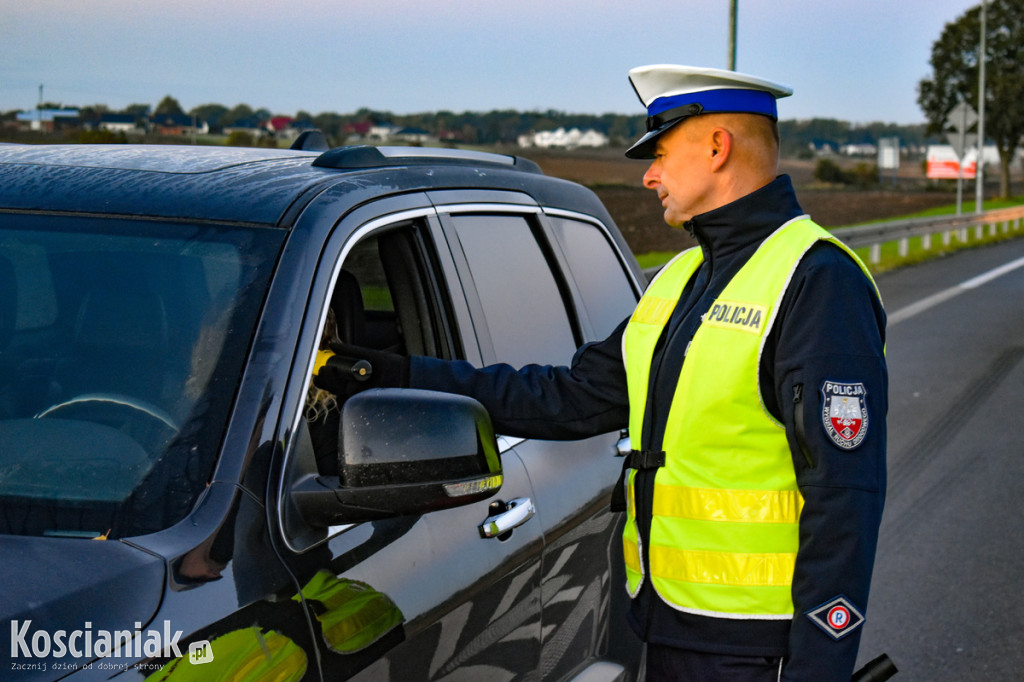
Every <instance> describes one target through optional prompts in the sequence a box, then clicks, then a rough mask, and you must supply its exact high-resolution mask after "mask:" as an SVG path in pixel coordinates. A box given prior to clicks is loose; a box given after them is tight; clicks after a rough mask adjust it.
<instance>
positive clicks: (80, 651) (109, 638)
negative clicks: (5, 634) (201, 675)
mask: <svg viewBox="0 0 1024 682" xmlns="http://www.w3.org/2000/svg"><path fill="white" fill-rule="evenodd" d="M134 625H135V629H134V630H93V628H92V623H91V622H89V621H86V622H85V623H84V624H83V627H82V628H80V629H76V630H57V631H56V632H48V631H46V630H33V629H32V621H31V620H24V621H18V620H12V621H11V658H19V659H24V658H48V657H50V656H52V657H54V658H63V657H64V656H68V655H70V656H74V657H75V658H105V657H134V658H141V657H143V656H145V657H147V658H156V657H164V658H171V657H175V658H177V657H180V656H181V649H179V648H178V639H179V638H180V637H181V635H182V632H181V630H174V631H173V632H172V631H171V624H170V623H169V622H168V621H166V620H165V621H164V623H163V630H162V631H161V630H152V629H150V630H146V631H145V632H143V630H142V623H139V622H136V623H135V624H134ZM204 662H205V661H204Z"/></svg>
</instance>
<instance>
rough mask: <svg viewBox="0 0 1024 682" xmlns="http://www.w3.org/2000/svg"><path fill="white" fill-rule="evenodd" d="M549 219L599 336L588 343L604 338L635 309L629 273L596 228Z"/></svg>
mask: <svg viewBox="0 0 1024 682" xmlns="http://www.w3.org/2000/svg"><path fill="white" fill-rule="evenodd" d="M549 218H550V220H551V224H552V227H553V228H554V234H555V238H556V239H557V240H558V243H559V245H560V246H561V247H562V252H563V253H564V254H565V259H566V261H567V263H568V264H569V270H570V272H571V275H572V277H573V279H574V280H575V281H576V284H577V289H578V290H579V292H580V297H581V299H582V303H583V307H584V309H585V310H586V314H587V315H588V316H589V318H590V324H591V325H592V326H593V329H594V333H595V335H596V337H595V338H594V339H587V340H588V341H596V340H600V339H604V338H605V337H607V336H608V334H610V333H611V332H612V331H613V330H614V329H615V328H616V327H617V326H618V325H619V323H621V322H622V320H624V319H626V316H627V315H629V314H631V313H632V312H633V308H634V307H636V301H637V296H636V293H635V291H634V290H633V286H632V284H631V283H630V279H629V277H628V276H627V274H626V270H625V269H624V268H623V265H622V262H621V261H620V260H619V259H618V257H617V256H616V253H615V249H614V248H613V247H612V245H611V243H610V242H609V241H608V238H607V237H606V236H605V235H604V233H603V232H602V231H601V229H600V228H598V227H597V226H596V225H592V224H590V223H585V222H583V221H581V220H574V219H571V218H564V217H560V216H549Z"/></svg>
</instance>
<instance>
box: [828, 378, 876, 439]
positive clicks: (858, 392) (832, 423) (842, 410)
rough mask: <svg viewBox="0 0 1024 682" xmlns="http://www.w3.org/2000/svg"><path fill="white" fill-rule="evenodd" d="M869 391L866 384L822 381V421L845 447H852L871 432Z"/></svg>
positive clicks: (830, 435) (834, 437)
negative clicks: (869, 425) (869, 427)
mask: <svg viewBox="0 0 1024 682" xmlns="http://www.w3.org/2000/svg"><path fill="white" fill-rule="evenodd" d="M867 395H868V391H867V389H866V388H864V384H841V383H839V382H837V381H825V383H823V384H822V385H821V424H822V426H824V427H825V433H827V434H828V437H829V438H830V439H831V440H832V442H833V443H835V444H836V447H839V448H842V449H843V450H853V449H854V448H856V447H857V446H858V445H860V444H861V443H862V442H864V437H865V436H866V435H867V434H868V404H867Z"/></svg>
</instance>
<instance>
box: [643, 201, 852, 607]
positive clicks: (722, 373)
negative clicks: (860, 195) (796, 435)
mask: <svg viewBox="0 0 1024 682" xmlns="http://www.w3.org/2000/svg"><path fill="white" fill-rule="evenodd" d="M821 240H826V241H830V242H832V243H834V244H836V245H837V246H838V247H839V248H842V249H843V250H844V251H846V252H847V253H849V254H850V255H851V257H853V259H854V260H855V261H856V262H857V263H858V264H859V265H860V267H861V269H862V270H863V271H864V273H865V274H866V275H867V276H868V278H869V279H870V274H868V271H867V268H865V267H864V265H863V263H861V262H860V260H859V259H857V257H856V256H855V255H854V254H853V252H852V251H850V249H848V248H847V247H846V246H845V245H843V244H841V243H840V242H839V241H838V240H836V239H835V238H834V237H832V236H831V235H829V234H828V233H827V232H826V231H825V230H823V229H822V228H820V227H818V226H817V225H815V224H814V223H812V222H811V221H810V220H807V219H797V220H794V221H791V222H789V223H787V224H785V225H783V226H782V227H780V228H779V229H778V230H776V231H775V232H774V233H773V234H772V235H771V236H769V237H768V238H767V239H765V241H764V242H763V243H762V244H761V246H760V247H759V248H758V249H757V251H756V252H755V253H754V255H753V256H751V258H750V260H749V261H748V262H747V263H746V264H745V265H744V266H743V267H742V268H741V269H740V271H739V272H738V273H737V274H736V275H735V277H733V279H732V280H731V281H730V282H729V283H728V284H727V285H726V287H725V289H724V290H723V291H722V293H721V294H720V295H719V297H718V298H717V299H716V300H715V301H714V303H712V305H711V307H710V309H709V310H708V311H707V312H706V313H705V314H704V316H703V318H702V321H701V325H700V327H699V328H698V330H697V332H696V334H695V335H694V337H693V340H692V342H691V344H690V347H689V349H688V351H687V355H686V361H685V362H684V363H683V368H682V371H681V373H680V376H679V379H678V383H677V385H676V389H675V393H674V395H673V399H672V404H671V406H670V408H669V413H668V417H667V419H666V423H665V436H664V442H663V443H662V444H661V447H662V449H663V450H664V451H665V453H666V461H665V466H663V467H661V468H659V469H658V470H657V473H656V474H655V485H654V499H653V502H652V509H651V513H652V520H651V537H650V540H649V542H650V544H651V547H650V551H649V555H650V556H649V559H650V570H651V581H652V584H653V586H654V588H655V590H657V592H658V594H659V595H660V596H661V598H662V599H663V600H664V601H665V602H666V603H668V604H670V605H671V606H673V607H674V608H676V609H679V610H682V611H687V612H691V613H698V614H701V615H710V616H715V617H725V618H768V619H788V618H792V615H793V602H792V596H791V585H792V579H793V568H794V565H795V560H796V550H797V546H798V543H799V538H798V532H799V519H800V510H801V508H802V504H803V499H802V497H801V496H800V493H799V491H798V489H797V484H796V474H795V472H794V469H793V461H792V457H791V455H790V450H789V446H788V443H787V441H786V435H785V429H784V427H783V425H782V424H780V423H779V422H778V421H776V420H775V418H774V417H772V416H771V414H769V412H768V410H767V409H766V408H765V406H764V402H763V399H762V397H761V392H760V381H759V372H758V366H759V363H760V357H761V351H762V349H763V348H764V343H765V340H766V339H767V338H768V335H769V333H770V331H771V328H772V325H773V323H774V321H775V315H776V313H777V310H778V305H779V303H780V302H781V300H782V297H783V295H784V294H785V291H786V287H787V286H788V285H789V281H790V278H791V277H792V274H793V271H794V270H795V268H796V266H797V264H798V263H799V262H800V259H801V258H802V257H803V255H804V254H805V253H806V252H807V250H808V249H809V248H810V247H811V246H813V245H814V244H815V243H816V242H818V241H821ZM702 261H703V254H702V253H701V251H700V249H690V250H688V251H685V252H683V253H682V254H680V255H679V256H678V257H677V258H676V259H675V260H674V261H672V262H671V263H669V264H668V265H667V266H665V268H664V269H663V271H662V273H661V274H660V275H659V276H658V277H657V278H656V279H655V280H654V281H653V282H651V284H650V286H649V287H648V289H647V292H646V293H645V294H644V296H643V298H642V299H641V300H640V302H639V304H638V305H637V308H636V310H635V311H634V313H633V316H632V317H631V318H630V322H629V324H628V325H627V327H626V331H625V334H624V336H623V358H624V362H625V367H626V378H627V386H628V391H629V402H630V417H629V429H630V434H631V436H632V440H633V442H634V443H636V444H638V445H641V444H645V442H646V441H645V440H644V434H643V420H644V413H645V410H646V403H647V396H648V382H649V378H650V370H651V362H652V359H653V356H654V350H655V346H656V345H657V343H658V339H659V338H660V336H661V334H662V331H663V330H664V328H665V325H666V324H667V323H668V320H669V318H670V317H671V315H672V311H673V310H674V309H675V306H676V304H677V302H678V300H679V296H680V295H681V293H682V291H683V288H684V287H685V285H686V283H687V282H688V281H689V280H690V278H691V277H692V276H693V275H694V273H695V272H696V271H697V268H698V267H699V266H700V264H701V262H702ZM635 477H636V471H633V470H630V471H629V475H628V476H627V479H626V481H627V490H626V500H627V510H626V513H627V523H626V527H625V530H624V532H623V549H624V554H625V562H626V577H627V587H628V589H629V592H630V595H631V596H636V594H637V593H638V592H639V589H640V586H641V584H642V583H643V580H644V577H645V576H644V566H643V562H642V559H641V557H642V552H643V549H642V547H641V545H640V542H641V541H640V538H639V535H638V532H637V525H636V502H635V496H634V481H635Z"/></svg>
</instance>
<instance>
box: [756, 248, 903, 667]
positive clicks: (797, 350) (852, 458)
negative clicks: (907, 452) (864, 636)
mask: <svg viewBox="0 0 1024 682" xmlns="http://www.w3.org/2000/svg"><path fill="white" fill-rule="evenodd" d="M773 337H774V338H773V340H772V341H773V344H774V368H773V369H774V384H775V391H776V395H775V396H774V397H775V398H776V400H778V405H779V408H780V411H781V412H782V415H783V422H784V424H785V427H786V434H787V438H788V441H789V445H790V449H791V451H792V454H793V465H794V468H795V470H796V478H797V484H798V485H799V487H800V492H801V494H802V495H803V498H804V506H803V511H802V513H801V515H800V545H799V549H798V551H797V557H796V566H795V572H794V576H793V588H792V589H793V604H794V614H793V621H792V626H791V628H790V636H789V655H788V657H787V659H786V663H785V665H784V669H783V674H782V679H784V680H801V681H803V680H843V681H845V680H849V679H850V675H851V673H852V671H853V666H854V664H855V662H856V658H857V649H858V645H859V643H860V635H861V631H862V628H863V623H864V620H865V619H866V617H867V605H868V593H869V589H870V584H871V572H872V568H873V565H874V560H875V548H876V544H877V540H878V527H879V524H880V522H881V516H882V506H883V503H884V499H885V484H886V470H885V451H886V412H887V410H888V395H887V394H888V375H887V371H886V365H885V352H884V345H885V313H884V311H883V309H882V305H881V301H880V300H879V299H878V296H877V295H876V292H875V289H874V286H873V285H872V284H871V282H870V281H869V280H868V278H867V277H865V276H864V274H863V272H861V270H860V268H859V266H857V264H856V263H854V262H853V261H852V259H850V258H849V256H847V255H846V254H845V253H844V252H842V251H841V250H839V249H838V248H835V247H834V246H832V245H829V244H819V245H816V246H815V247H814V248H813V249H811V251H810V252H809V253H808V254H807V256H806V257H805V258H804V260H803V262H802V263H801V264H800V266H799V268H798V269H797V272H796V274H795V276H794V280H793V282H792V284H791V286H790V288H789V290H788V291H787V294H786V297H785V298H784V301H783V304H782V308H781V309H780V313H779V325H778V327H777V328H776V329H775V330H773ZM766 350H767V349H766ZM766 357H768V356H766ZM826 410H827V411H826Z"/></svg>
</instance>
